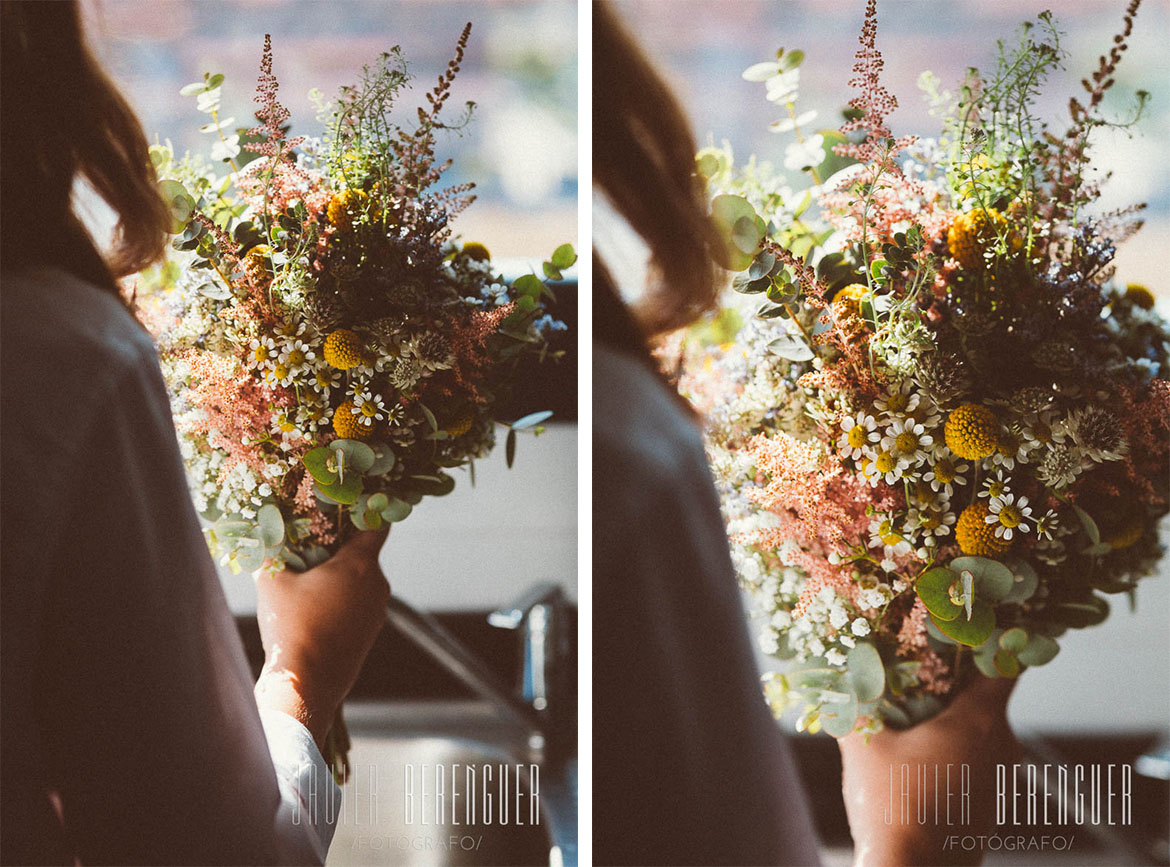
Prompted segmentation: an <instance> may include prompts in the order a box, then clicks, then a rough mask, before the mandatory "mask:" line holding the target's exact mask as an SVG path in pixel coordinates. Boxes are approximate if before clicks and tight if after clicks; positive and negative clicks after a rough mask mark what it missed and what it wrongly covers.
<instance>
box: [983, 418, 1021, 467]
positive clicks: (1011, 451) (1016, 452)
mask: <svg viewBox="0 0 1170 867" xmlns="http://www.w3.org/2000/svg"><path fill="white" fill-rule="evenodd" d="M1030 450H1031V446H1030V445H1029V443H1028V441H1027V439H1025V438H1024V437H1023V436H1021V434H1020V433H1019V432H1018V431H1015V430H1013V429H1011V428H1004V429H1002V430H1001V431H1000V432H999V436H998V437H997V438H996V445H995V451H993V452H992V453H991V454H990V455H988V456H987V457H986V458H984V459H983V466H984V467H985V468H986V469H991V468H992V467H1003V468H1004V469H1005V470H1014V469H1015V468H1016V463H1017V462H1019V463H1021V464H1026V463H1027V462H1028V452H1029V451H1030Z"/></svg>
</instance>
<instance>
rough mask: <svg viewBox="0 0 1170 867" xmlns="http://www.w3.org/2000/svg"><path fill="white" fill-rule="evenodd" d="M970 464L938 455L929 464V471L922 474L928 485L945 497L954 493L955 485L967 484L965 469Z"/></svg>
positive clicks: (969, 467)
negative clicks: (932, 462)
mask: <svg viewBox="0 0 1170 867" xmlns="http://www.w3.org/2000/svg"><path fill="white" fill-rule="evenodd" d="M969 469H971V465H970V464H968V463H966V462H965V461H962V460H960V459H958V458H956V457H954V456H953V455H952V456H949V457H940V458H938V459H937V460H936V461H935V462H934V464H932V465H931V468H930V472H928V473H927V474H926V475H925V476H923V478H924V479H926V481H928V482H930V487H931V488H933V489H934V490H936V491H939V492H940V493H943V494H945V495H946V496H947V497H953V496H954V494H955V487H954V486H955V485H965V484H967V471H968V470H969Z"/></svg>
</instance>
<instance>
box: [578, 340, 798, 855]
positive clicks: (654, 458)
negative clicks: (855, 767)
mask: <svg viewBox="0 0 1170 867" xmlns="http://www.w3.org/2000/svg"><path fill="white" fill-rule="evenodd" d="M593 377H594V380H593V382H594V385H593V395H594V396H593V480H594V481H593V632H594V639H593V660H594V663H593V741H594V746H593V768H594V770H593V791H594V796H593V800H594V805H593V829H594V833H593V836H594V856H595V861H596V863H598V864H599V865H609V864H643V865H650V864H655V865H657V864H674V865H681V864H736V865H749V864H801V865H804V864H816V863H817V851H816V845H815V837H814V834H813V830H812V824H811V820H810V818H809V812H808V809H807V806H806V803H805V796H804V793H803V792H802V790H801V785H800V780H799V778H798V775H797V772H796V769H795V766H794V764H793V761H792V758H791V756H790V754H789V750H788V746H787V744H786V742H785V741H784V739H783V737H782V736H781V735H780V731H779V729H778V727H777V725H776V723H775V721H774V720H773V719H772V716H771V714H770V712H769V711H768V709H767V707H766V705H765V703H764V700H763V696H762V693H761V688H760V680H759V671H758V670H757V667H756V663H755V659H754V657H753V654H752V649H751V644H750V641H749V639H748V634H747V624H746V620H745V616H744V611H743V606H742V603H741V601H740V596H739V589H738V585H737V583H736V579H735V575H734V573H733V569H732V565H731V558H730V555H729V553H728V546H727V537H726V534H725V532H724V528H723V522H722V519H721V517H720V513H719V505H718V499H717V496H716V493H715V490H714V486H713V485H712V482H711V477H710V471H709V469H708V466H707V462H706V457H705V454H704V451H703V446H702V441H701V438H700V434H699V429H698V425H697V421H696V420H695V419H692V418H690V417H688V415H687V412H686V410H685V409H684V408H683V406H682V405H681V402H680V401H679V400H678V399H677V398H675V397H674V396H672V395H671V394H670V393H669V392H668V390H667V388H666V386H665V384H664V383H663V382H662V381H661V380H660V379H659V378H658V377H657V376H656V375H655V374H654V372H653V371H651V370H650V369H649V368H648V367H647V366H646V365H645V364H644V363H642V362H641V361H640V360H638V359H636V358H634V357H632V356H629V355H625V354H622V353H619V352H616V351H614V350H612V349H609V348H607V347H605V346H603V345H599V344H597V343H595V344H594V348H593Z"/></svg>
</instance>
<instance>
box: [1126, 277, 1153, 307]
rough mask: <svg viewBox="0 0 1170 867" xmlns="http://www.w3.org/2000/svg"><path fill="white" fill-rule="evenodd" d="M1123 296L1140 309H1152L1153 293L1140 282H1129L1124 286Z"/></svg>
mask: <svg viewBox="0 0 1170 867" xmlns="http://www.w3.org/2000/svg"><path fill="white" fill-rule="evenodd" d="M1125 297H1126V298H1128V299H1129V300H1130V301H1132V302H1133V303H1134V304H1135V305H1137V306H1138V307H1140V308H1142V310H1153V309H1154V293H1153V292H1151V291H1150V290H1149V289H1147V288H1146V287H1145V286H1143V285H1142V284H1141V283H1130V284H1129V285H1128V286H1126V287H1125Z"/></svg>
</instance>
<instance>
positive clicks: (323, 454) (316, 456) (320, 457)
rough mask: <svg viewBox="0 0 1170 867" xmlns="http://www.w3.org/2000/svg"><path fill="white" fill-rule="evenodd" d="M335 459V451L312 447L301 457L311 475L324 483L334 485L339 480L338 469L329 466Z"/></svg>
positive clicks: (315, 479)
mask: <svg viewBox="0 0 1170 867" xmlns="http://www.w3.org/2000/svg"><path fill="white" fill-rule="evenodd" d="M333 460H334V459H333V453H332V452H331V451H329V449H326V448H316V449H310V450H309V451H307V452H305V456H304V457H303V458H301V461H302V462H303V463H304V465H305V469H306V470H308V472H309V475H310V476H312V477H313V480H314V481H316V482H319V483H321V484H322V485H332V484H333V483H334V482H336V481H337V471H336V470H335V469H330V466H329V465H330V464H331V463H333Z"/></svg>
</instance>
